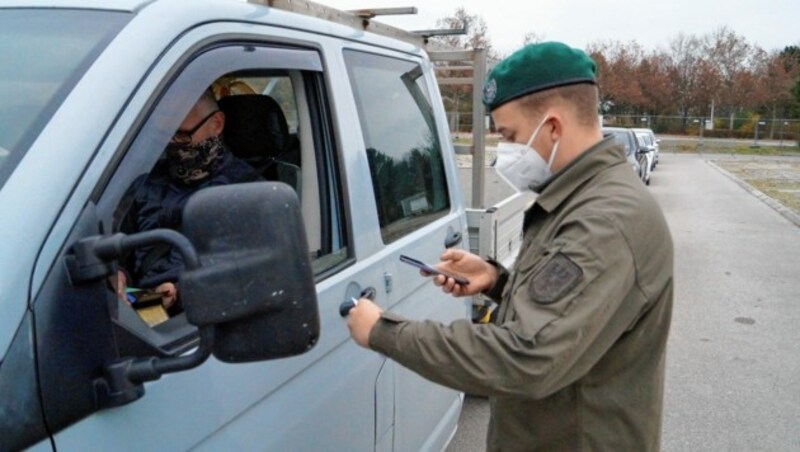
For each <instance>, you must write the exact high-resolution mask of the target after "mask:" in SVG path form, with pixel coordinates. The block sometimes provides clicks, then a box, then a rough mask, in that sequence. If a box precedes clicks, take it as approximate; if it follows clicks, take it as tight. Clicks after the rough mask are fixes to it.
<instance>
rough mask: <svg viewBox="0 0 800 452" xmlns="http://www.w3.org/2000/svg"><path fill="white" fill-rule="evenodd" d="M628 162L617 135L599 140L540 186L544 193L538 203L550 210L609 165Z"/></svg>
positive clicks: (540, 191)
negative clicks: (615, 137)
mask: <svg viewBox="0 0 800 452" xmlns="http://www.w3.org/2000/svg"><path fill="white" fill-rule="evenodd" d="M624 163H627V161H626V159H625V151H624V149H623V148H622V146H620V145H619V144H618V143H617V141H616V140H615V139H614V137H613V136H610V137H608V138H605V139H603V140H601V141H598V142H597V143H596V144H595V145H593V146H592V147H590V148H589V149H587V150H586V151H584V152H583V153H581V155H579V156H578V157H576V158H575V159H574V160H572V161H571V162H569V163H568V164H567V166H565V167H564V168H561V170H560V171H558V172H557V173H555V174H553V177H551V178H550V180H549V181H547V182H545V184H544V185H542V186H540V187H537V188H538V190H537V191H539V193H540V194H539V197H538V198H536V204H537V205H539V206H540V207H541V208H542V209H543V210H544V211H546V212H548V213H550V212H552V211H553V210H555V209H556V208H558V206H559V205H560V204H561V203H562V202H564V200H565V199H567V197H568V196H569V195H571V194H572V193H573V192H574V191H575V190H577V189H578V187H580V186H581V185H583V183H584V182H586V181H588V180H589V179H591V178H593V177H594V176H595V175H597V174H598V173H600V172H601V171H603V170H604V169H606V168H610V167H612V166H615V165H620V164H624Z"/></svg>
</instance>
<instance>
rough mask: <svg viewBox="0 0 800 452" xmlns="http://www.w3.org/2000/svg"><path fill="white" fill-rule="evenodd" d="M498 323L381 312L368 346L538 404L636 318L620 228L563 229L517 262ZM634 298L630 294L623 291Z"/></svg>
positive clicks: (590, 222) (437, 377) (430, 372)
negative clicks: (504, 316) (510, 310)
mask: <svg viewBox="0 0 800 452" xmlns="http://www.w3.org/2000/svg"><path fill="white" fill-rule="evenodd" d="M516 271H517V272H518V275H517V276H516V280H515V282H514V285H513V287H511V288H510V290H509V292H510V293H509V294H507V295H506V297H505V298H504V302H507V303H513V305H514V309H515V310H516V316H514V318H512V319H509V320H507V321H505V322H504V323H502V324H486V325H474V324H472V323H471V322H469V321H468V320H459V321H456V322H453V323H451V324H450V325H443V324H440V323H437V322H431V321H409V320H406V319H403V318H401V317H399V316H396V315H394V314H393V313H384V314H383V315H382V317H381V320H380V321H379V322H378V323H377V324H376V325H375V327H374V328H373V330H372V331H371V333H370V338H369V343H370V347H371V348H372V349H374V350H376V351H379V352H381V353H383V354H385V355H386V356H388V357H390V358H392V359H394V360H395V361H397V362H398V363H400V364H402V365H403V366H405V367H407V368H409V369H411V370H413V371H415V372H417V373H419V374H420V375H422V376H424V377H426V378H428V379H430V380H432V381H435V382H437V383H440V384H443V385H446V386H449V387H451V388H454V389H457V390H461V391H465V392H469V393H472V394H476V395H520V396H525V397H533V398H541V397H546V396H547V395H549V394H551V393H553V392H556V391H558V390H559V389H561V388H563V387H565V386H567V385H569V384H571V383H572V382H574V381H575V380H577V379H579V378H580V377H581V376H583V375H585V374H586V372H588V371H589V369H591V368H592V366H593V365H594V364H595V363H596V362H597V361H598V360H599V359H600V358H601V357H602V356H603V355H604V354H605V353H606V351H608V349H609V348H610V347H611V346H612V345H613V344H614V342H615V341H616V340H617V339H618V338H619V337H620V336H621V335H622V334H623V333H624V332H625V331H626V329H628V328H629V327H630V325H631V324H632V323H634V321H635V320H636V318H638V316H639V315H640V311H641V309H642V308H641V306H642V304H643V303H641V304H640V303H634V302H633V301H634V300H633V299H631V297H634V299H636V293H637V291H636V289H635V287H636V281H635V275H636V272H635V262H634V259H633V255H632V253H631V250H630V247H629V245H628V242H627V240H626V238H625V237H624V235H623V234H622V233H621V231H620V229H619V228H617V227H616V225H615V224H614V222H613V221H612V220H610V219H607V218H604V217H601V216H596V217H590V218H581V219H577V220H574V221H571V222H569V223H566V224H564V225H563V227H562V228H561V230H560V233H559V235H558V236H557V237H556V239H555V240H554V241H553V243H552V245H551V246H550V247H549V248H548V249H547V250H545V251H544V252H543V253H542V255H541V256H525V258H524V259H520V263H519V264H518V268H517V269H516ZM632 294H633V295H632Z"/></svg>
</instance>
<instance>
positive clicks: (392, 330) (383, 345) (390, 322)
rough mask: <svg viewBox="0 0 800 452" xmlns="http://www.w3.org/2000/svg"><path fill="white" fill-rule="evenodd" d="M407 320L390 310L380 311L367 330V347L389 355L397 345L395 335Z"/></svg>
mask: <svg viewBox="0 0 800 452" xmlns="http://www.w3.org/2000/svg"><path fill="white" fill-rule="evenodd" d="M406 321H407V320H406V319H405V318H403V317H401V316H399V315H397V314H394V313H392V312H386V311H384V312H382V313H381V318H380V319H378V322H377V323H375V325H374V326H373V327H372V330H371V331H370V332H369V348H371V349H372V350H375V351H376V352H379V353H383V354H384V355H386V356H391V351H392V350H393V349H394V347H395V346H396V345H397V335H398V334H399V333H400V327H401V325H402V324H403V323H405V322H406Z"/></svg>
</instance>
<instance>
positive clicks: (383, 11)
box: [347, 6, 417, 19]
mask: <svg viewBox="0 0 800 452" xmlns="http://www.w3.org/2000/svg"><path fill="white" fill-rule="evenodd" d="M347 12H348V13H350V14H355V15H356V16H358V17H360V18H362V19H372V18H373V17H375V16H399V15H403V14H417V7H416V6H401V7H397V8H364V9H351V10H348V11H347Z"/></svg>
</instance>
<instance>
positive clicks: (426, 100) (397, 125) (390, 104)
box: [344, 50, 450, 243]
mask: <svg viewBox="0 0 800 452" xmlns="http://www.w3.org/2000/svg"><path fill="white" fill-rule="evenodd" d="M344 55H345V60H346V62H347V68H348V73H349V77H350V84H351V86H352V87H353V91H354V94H355V100H356V106H357V108H358V113H359V120H360V122H361V130H362V133H363V135H364V143H365V145H366V152H367V158H368V159H369V166H370V174H371V176H372V184H373V190H374V195H375V200H376V202H377V205H378V216H379V220H380V225H381V236H382V238H383V241H384V243H390V242H393V241H395V240H397V239H398V238H400V237H403V236H404V235H406V234H408V233H410V232H412V231H414V230H416V229H419V228H420V227H422V226H424V225H426V224H428V223H430V222H432V221H434V220H436V219H437V218H440V217H442V216H444V215H445V214H446V213H447V212H448V211H449V208H450V200H449V195H448V191H447V179H446V178H445V173H444V165H443V163H442V149H441V144H440V142H439V137H438V134H437V129H436V123H435V120H434V115H433V109H432V107H431V103H430V96H429V94H428V92H427V89H426V88H425V85H424V79H423V78H422V69H421V68H420V66H419V65H418V64H416V63H413V62H410V61H405V60H401V59H395V58H390V57H385V56H379V55H373V54H369V53H364V52H357V51H350V50H348V51H345V54H344Z"/></svg>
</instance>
